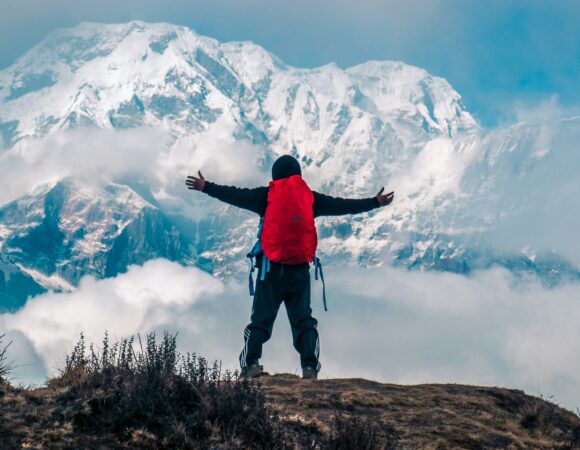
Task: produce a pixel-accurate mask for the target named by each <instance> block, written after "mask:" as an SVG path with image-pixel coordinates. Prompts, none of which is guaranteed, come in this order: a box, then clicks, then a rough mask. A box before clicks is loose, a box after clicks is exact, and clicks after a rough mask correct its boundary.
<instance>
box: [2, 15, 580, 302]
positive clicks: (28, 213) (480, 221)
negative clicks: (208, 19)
mask: <svg viewBox="0 0 580 450" xmlns="http://www.w3.org/2000/svg"><path fill="white" fill-rule="evenodd" d="M128 130H129V131H131V130H132V131H134V132H135V133H136V134H135V136H136V137H135V138H134V139H133V140H132V141H130V144H127V142H125V141H122V142H121V141H120V140H122V139H125V138H123V133H124V132H126V131H128ZM150 130H157V131H156V132H155V133H157V134H155V133H153V134H152V133H151V132H150ZM111 134H112V135H113V137H111ZM116 136H119V138H118V139H120V140H118V139H117V137H116ZM139 136H141V138H139ZM579 137H580V118H578V117H569V118H563V119H562V118H559V119H550V118H546V121H545V122H543V123H541V124H537V123H534V124H529V123H518V124H514V125H511V126H506V127H504V128H501V129H496V130H486V129H484V128H482V127H481V126H480V125H478V123H477V122H476V120H475V119H474V118H473V117H472V115H471V114H470V113H469V111H468V110H467V109H466V108H465V106H464V105H463V103H462V101H461V96H460V95H459V93H457V92H456V91H455V90H454V89H453V87H452V86H451V85H450V84H449V83H448V82H447V81H446V80H445V79H443V78H440V77H437V76H433V75H431V74H429V73H428V72H427V71H425V70H423V69H421V68H418V67H413V66H410V65H407V64H405V63H403V62H399V61H369V62H366V63H363V64H360V65H357V66H355V67H350V68H347V69H342V68H339V67H338V66H336V65H335V64H328V65H325V66H322V67H318V68H311V69H306V68H297V67H292V66H289V65H287V64H285V63H284V62H283V61H281V60H280V59H279V58H278V57H276V56H275V55H273V54H271V53H269V52H268V51H266V50H265V49H264V48H262V47H260V46H259V45H257V44H255V43H252V42H219V41H217V40H215V39H212V38H209V37H205V36H202V35H199V34H198V33H196V32H195V31H194V30H192V29H190V28H187V27H182V26H176V25H172V24H165V23H154V24H153V23H145V22H141V21H133V22H130V23H125V24H114V25H113V24H98V23H82V24H80V25H78V26H76V27H74V28H70V29H61V30H56V31H54V32H52V33H51V34H50V35H49V36H47V37H46V38H45V39H44V40H42V41H41V42H39V43H38V44H37V45H36V46H35V47H33V48H32V49H31V50H30V51H28V52H27V53H25V54H24V55H22V56H21V57H20V58H19V59H18V60H17V61H16V62H15V63H14V64H13V65H12V66H10V67H8V68H6V69H4V70H2V71H0V176H2V178H3V184H4V183H6V186H10V189H4V193H3V194H0V258H1V259H0V308H4V309H8V310H13V309H15V308H17V307H19V306H20V305H22V304H23V302H24V301H25V300H26V298H28V297H29V296H33V295H36V294H37V293H40V292H45V291H46V290H55V291H62V290H70V289H74V287H75V286H76V285H77V283H78V281H79V280H80V278H81V277H82V276H84V275H93V276H95V277H97V278H103V277H109V276H114V275H116V274H118V273H121V272H123V271H125V270H126V268H127V267H128V265H129V264H134V263H137V264H140V263H143V262H145V261H147V260H149V259H153V258H156V257H164V258H168V259H171V260H173V261H178V262H180V263H182V264H185V265H197V266H199V267H201V268H203V269H204V270H206V271H209V272H212V273H214V274H216V275H217V276H219V277H222V278H228V277H240V276H241V275H242V274H243V272H244V270H245V269H246V262H245V258H244V256H245V253H246V252H247V250H248V247H249V246H250V245H251V244H252V240H253V238H254V235H255V230H256V226H257V217H255V216H252V215H251V214H249V213H247V212H244V211H239V210H235V209H234V208H231V207H229V206H224V205H221V204H217V202H215V201H212V200H211V199H208V198H206V197H205V196H203V195H200V194H196V193H192V192H190V191H187V190H186V189H185V188H184V186H183V180H184V178H185V176H186V175H188V174H191V173H196V172H197V170H198V169H201V170H202V172H204V175H205V176H206V177H207V179H208V180H211V181H215V182H218V183H225V184H238V185H243V186H257V185H263V184H264V183H266V182H267V181H268V173H269V168H270V166H271V163H272V161H273V160H275V159H276V158H277V157H278V156H279V155H282V154H286V153H289V154H292V155H293V156H295V157H296V158H298V159H299V160H300V161H301V163H302V166H303V174H304V177H305V179H306V180H307V181H308V182H309V184H310V185H311V187H312V188H313V189H316V190H320V191H321V192H325V193H328V194H331V195H337V196H343V197H368V196H371V195H375V194H376V192H377V191H378V190H379V189H380V187H381V186H383V185H385V186H386V188H387V189H391V190H395V192H396V197H395V202H394V203H393V205H392V206H390V207H388V208H384V209H381V210H375V211H373V212H371V213H367V214H363V215H360V216H355V217H352V218H348V219H346V218H321V219H319V220H318V222H317V226H318V231H319V237H320V252H321V256H322V257H323V259H324V260H325V261H326V262H327V263H328V265H330V266H331V267H332V266H333V265H336V264H339V263H340V264H349V265H363V266H377V265H394V266H402V267H408V268H409V269H415V270H442V271H451V272H459V273H470V272H472V271H473V270H476V269H480V268H488V267H492V266H496V265H497V266H502V267H506V268H508V269H509V270H511V271H512V272H513V273H516V274H519V275H521V276H522V277H528V276H534V277H539V278H540V279H541V280H542V282H543V283H544V284H545V285H547V286H553V285H556V284H558V283H561V282H564V281H568V280H579V279H580V272H579V270H578V265H579V263H580V260H579V259H578V257H577V256H575V255H577V254H578V252H577V250H580V249H578V248H577V247H575V245H576V244H571V245H565V244H561V241H564V242H565V241H566V239H565V238H567V236H556V237H555V238H554V239H552V240H551V239H547V238H546V236H549V237H552V236H553V235H558V234H562V233H559V231H558V230H559V228H558V227H557V225H559V224H557V223H556V224H552V223H549V222H545V221H543V218H544V217H545V216H546V213H545V212H544V211H543V208H547V209H548V211H549V212H551V213H554V211H555V210H554V209H553V208H554V206H550V204H552V203H551V201H550V199H548V198H546V195H547V193H550V194H553V195H554V196H558V197H557V198H558V199H559V200H558V201H557V203H558V204H565V202H572V204H571V206H570V208H572V209H574V207H575V208H576V209H578V200H577V199H578V194H579V193H580V187H579V184H578V177H577V175H576V172H577V170H575V169H577V168H578V167H580V164H579V156H578V152H577V151H575V148H576V147H575V146H574V143H575V142H578V138H579ZM95 167H96V168H97V169H95ZM95 172H98V176H96V175H95ZM30 173H34V176H30ZM95 178H98V182H95ZM524 188H525V189H527V191H524V190H523V189H524ZM523 192H527V193H528V195H524V194H523ZM550 208H552V209H550ZM556 213H557V212H556ZM575 220H576V218H575V217H572V216H569V215H568V216H566V221H567V222H566V224H568V225H569V224H570V223H574V221H575ZM566 224H564V225H566ZM560 225H561V226H564V225H562V224H560ZM568 225H566V226H564V228H565V229H568V228H571V227H570V226H568ZM557 237H561V238H562V239H561V240H558V239H556V238H557Z"/></svg>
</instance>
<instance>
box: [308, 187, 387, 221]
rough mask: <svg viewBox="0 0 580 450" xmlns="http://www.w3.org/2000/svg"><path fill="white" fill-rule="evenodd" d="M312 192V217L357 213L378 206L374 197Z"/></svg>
mask: <svg viewBox="0 0 580 450" xmlns="http://www.w3.org/2000/svg"><path fill="white" fill-rule="evenodd" d="M312 193H313V194H314V205H313V209H314V217H318V216H340V215H343V214H358V213H363V212H367V211H370V210H371V209H375V208H378V207H379V206H380V205H379V201H378V199H377V198H376V197H369V198H361V199H353V198H340V197H331V196H330V195H324V194H321V193H319V192H314V191H313V192H312Z"/></svg>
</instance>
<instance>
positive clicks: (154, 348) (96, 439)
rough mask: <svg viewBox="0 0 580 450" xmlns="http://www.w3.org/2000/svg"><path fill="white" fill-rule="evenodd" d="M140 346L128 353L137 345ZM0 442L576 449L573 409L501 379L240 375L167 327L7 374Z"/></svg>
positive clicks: (1, 377)
mask: <svg viewBox="0 0 580 450" xmlns="http://www.w3.org/2000/svg"><path fill="white" fill-rule="evenodd" d="M135 349H137V351H135ZM6 369H7V367H6V361H5V358H4V354H3V353H2V352H1V351H0V448H1V449H12V448H14V449H16V448H39V449H40V448H54V449H65V448H67V449H68V448H82V449H111V448H113V449H116V448H127V449H129V448H134V449H137V448H138V449H147V448H149V449H157V448H160V449H178V448H179V449H181V448H183V449H199V448H208V449H209V448H211V449H238V448H259V449H272V448H280V449H302V448H305V449H306V448H311V449H353V450H355V449H356V450H359V449H419V448H420V449H489V448H502V449H525V448H530V449H573V448H580V417H578V416H577V415H576V414H574V413H572V412H570V411H567V410H565V409H563V408H560V407H559V406H557V405H555V404H553V403H551V402H549V401H546V400H543V399H541V398H537V397H533V396H529V395H526V394H524V393H523V392H522V391H519V390H513V389H504V388H498V387H480V386H465V385H457V384H424V385H415V386H402V385H395V384H381V383H376V382H372V381H367V380H363V379H328V380H319V381H311V380H301V379H299V378H297V377H296V376H294V375H288V374H277V375H272V376H265V377H262V378H261V379H260V380H259V381H257V382H247V381H237V380H236V375H237V374H235V373H231V372H228V371H222V370H221V367H220V365H219V363H217V362H215V363H213V364H210V363H208V361H206V360H205V359H203V358H199V357H198V356H197V355H195V354H185V355H182V354H180V353H179V352H178V351H177V350H176V340H175V336H170V335H169V334H167V333H166V334H164V336H163V338H162V339H161V341H159V340H157V339H156V336H155V335H154V334H150V335H148V336H147V337H146V339H145V340H144V342H142V341H141V340H140V339H138V340H137V341H136V340H135V339H134V338H130V339H124V340H121V341H120V342H116V343H113V344H111V343H110V342H109V339H108V338H107V337H106V336H105V339H104V340H103V343H102V346H101V348H100V349H99V350H97V349H95V348H94V347H93V346H92V345H91V346H90V347H89V349H88V350H87V349H86V348H85V342H84V339H83V338H82V336H81V339H80V340H79V342H78V343H77V344H76V346H75V347H74V349H73V350H72V352H71V353H70V354H69V355H68V356H67V358H66V363H65V367H63V368H62V369H61V371H60V373H59V375H58V376H56V377H54V378H51V379H49V380H48V381H47V383H46V386H45V387H42V388H35V389H28V388H23V387H15V386H12V385H11V384H10V383H8V382H7V381H6V375H7V370H6Z"/></svg>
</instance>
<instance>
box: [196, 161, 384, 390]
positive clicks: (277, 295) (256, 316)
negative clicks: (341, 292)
mask: <svg viewBox="0 0 580 450" xmlns="http://www.w3.org/2000/svg"><path fill="white" fill-rule="evenodd" d="M294 175H299V176H300V177H301V176H302V170H301V168H300V163H299V162H298V161H297V160H296V159H295V158H294V157H292V156H290V155H283V156H281V157H279V158H278V159H277V160H276V161H275V162H274V164H273V166H272V180H273V181H277V180H283V179H285V178H289V177H292V176H294ZM185 183H186V186H187V188H188V189H192V190H197V191H201V192H203V193H205V194H207V195H209V196H211V197H214V198H216V199H218V200H221V201H223V202H225V203H228V204H230V205H233V206H237V207H238V208H243V209H247V210H249V211H252V212H254V213H256V214H258V215H259V216H260V217H261V218H264V216H265V213H266V208H267V207H268V191H269V187H266V186H264V187H256V188H239V187H235V186H223V185H219V184H217V183H212V182H210V181H207V180H206V179H205V178H204V177H203V175H202V174H201V171H198V176H197V177H196V176H191V175H190V176H188V177H187V178H186V182H185ZM383 192H384V187H383V188H381V190H380V191H379V193H378V194H377V195H375V196H374V197H369V198H362V199H345V198H340V197H331V196H329V195H325V194H321V193H319V192H315V191H312V194H313V197H314V201H313V204H312V208H313V214H314V217H320V216H338V215H344V214H358V213H362V212H366V211H370V210H372V209H375V208H379V207H382V206H386V205H389V204H391V202H392V201H393V198H394V192H390V193H388V194H384V193H383ZM261 258H262V256H261V255H260V256H257V258H256V259H257V260H256V267H257V268H258V269H259V272H258V281H257V282H256V288H255V292H254V297H253V304H252V313H251V318H250V324H249V325H248V326H247V327H246V328H245V329H244V346H243V348H242V351H241V353H240V358H239V359H240V367H241V372H240V376H241V377H244V378H253V377H258V376H261V375H262V373H263V366H261V365H260V364H259V359H260V358H261V356H262V346H263V344H264V343H265V342H266V341H268V339H270V336H271V334H272V327H273V325H274V321H275V319H276V316H277V314H278V309H279V308H280V304H281V303H282V302H284V304H285V306H286V312H287V314H288V319H289V321H290V326H291V329H292V340H293V344H294V348H295V349H296V350H297V351H298V353H299V354H300V362H301V366H302V377H303V378H305V379H316V378H317V377H318V372H319V371H320V368H321V365H320V360H319V359H320V339H319V336H318V331H317V326H318V322H317V320H316V319H315V318H314V317H312V309H311V307H310V264H309V263H308V262H306V263H302V264H292V265H289V264H280V263H276V262H274V261H271V262H270V266H269V268H270V271H269V272H267V276H265V277H261V276H260V275H261V274H260V271H261V270H262V269H261V268H260V267H261V266H262V264H261V263H262V261H261ZM262 278H263V279H262Z"/></svg>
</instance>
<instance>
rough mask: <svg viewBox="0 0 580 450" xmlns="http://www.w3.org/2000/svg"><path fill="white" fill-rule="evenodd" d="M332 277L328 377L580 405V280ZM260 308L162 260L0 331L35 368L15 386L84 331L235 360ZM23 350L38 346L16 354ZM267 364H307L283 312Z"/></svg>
mask: <svg viewBox="0 0 580 450" xmlns="http://www.w3.org/2000/svg"><path fill="white" fill-rule="evenodd" d="M326 275H327V288H328V295H329V309H330V311H329V312H328V313H324V312H323V311H322V301H321V296H320V285H319V283H318V282H314V281H313V296H312V305H313V309H314V314H315V317H317V318H318V319H319V331H320V334H321V342H322V354H321V357H322V365H323V372H322V374H321V375H322V376H324V377H366V378H371V379H375V380H379V381H385V382H396V383H425V382H457V383H468V384H482V385H501V386H508V387H511V388H518V389H524V390H525V391H526V392H530V393H535V394H540V393H541V394H544V395H554V396H555V400H556V401H557V402H560V403H561V404H563V405H565V406H567V407H568V408H574V407H577V406H578V405H580V381H579V380H578V376H577V374H578V373H580V354H578V350H577V345H576V343H577V342H578V341H579V340H580V329H578V327H577V324H578V321H579V320H580V304H579V303H578V302H577V299H578V298H580V284H570V285H565V286H561V287H559V288H556V289H553V290H546V289H544V288H542V287H541V286H540V285H539V284H537V283H535V282H516V281H515V280H514V278H513V277H512V276H511V275H510V274H509V273H508V272H507V271H504V270H501V269H494V270H488V271H483V272H478V273H475V274H474V275H473V276H471V277H464V276H461V275H456V274H450V273H435V272H428V273H421V272H408V271H405V270H401V269H394V268H375V269H359V268H356V269H355V268H350V269H335V270H331V271H328V272H327V274H326ZM250 309H251V299H250V298H249V296H248V293H247V286H245V284H241V285H239V284H235V283H224V282H222V281H219V280H218V279H215V278H213V277H212V276H210V275H208V274H206V273H204V272H202V271H200V270H199V269H197V268H193V267H182V266H180V265H179V264H176V263H172V262H168V261H165V260H154V261H149V262H147V263H146V264H145V265H143V266H132V267H130V268H129V271H128V272H127V273H125V274H122V275H119V276H118V277H116V278H112V279H105V280H100V281H97V280H94V279H92V278H85V279H83V281H82V282H81V284H80V286H79V288H78V289H77V290H76V291H75V292H72V293H68V294H54V293H49V294H44V295H42V296H39V297H36V298H33V299H31V300H29V302H28V303H27V304H26V305H25V307H24V308H23V309H21V310H19V311H18V312H16V313H14V314H4V315H2V316H0V333H2V332H8V333H9V334H10V336H11V338H12V339H13V340H14V341H15V342H17V345H16V346H14V347H13V348H12V349H11V350H12V351H11V353H10V355H9V357H10V358H11V359H13V360H17V362H18V363H21V364H32V366H26V367H28V369H27V370H28V372H23V370H22V369H16V371H15V373H14V381H16V382H18V381H19V380H20V381H23V382H32V381H35V382H40V381H43V379H44V378H43V377H44V375H49V374H52V373H54V371H55V369H56V367H58V366H59V364H60V365H62V362H63V360H64V353H65V351H67V350H70V349H71V348H72V345H73V343H74V341H75V339H76V338H77V337H78V334H79V332H80V331H81V330H84V332H85V335H86V336H87V340H88V341H89V342H95V343H98V342H100V340H101V338H102V336H103V333H104V331H105V330H109V332H110V334H111V335H112V336H113V337H117V338H118V337H121V336H127V335H130V334H135V333H137V332H140V333H145V332H147V331H149V330H162V329H167V330H170V331H172V332H179V337H178V344H179V346H180V348H181V350H183V351H197V352H198V353H200V354H202V355H203V356H206V357H208V358H217V359H221V360H223V362H224V365H225V366H226V367H229V368H236V367H237V357H238V353H239V351H240V348H241V344H242V330H243V327H244V326H245V325H246V323H247V320H248V317H249V313H250ZM281 309H283V307H282V308H281ZM22 348H28V349H29V350H27V351H24V352H23V353H22V354H20V350H18V351H15V349H22ZM30 349H33V351H30ZM39 361H40V362H39ZM262 363H264V364H265V365H266V368H267V369H268V370H270V371H288V372H293V373H296V372H298V371H299V358H298V355H297V354H296V352H295V351H294V349H293V347H292V345H291V334H290V329H289V326H288V324H287V319H286V317H285V314H284V312H283V311H280V312H279V317H278V320H277V322H276V326H275V329H274V335H273V338H272V340H271V341H270V342H268V343H267V344H266V346H265V348H264V354H263V358H262ZM33 369H34V370H33Z"/></svg>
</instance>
